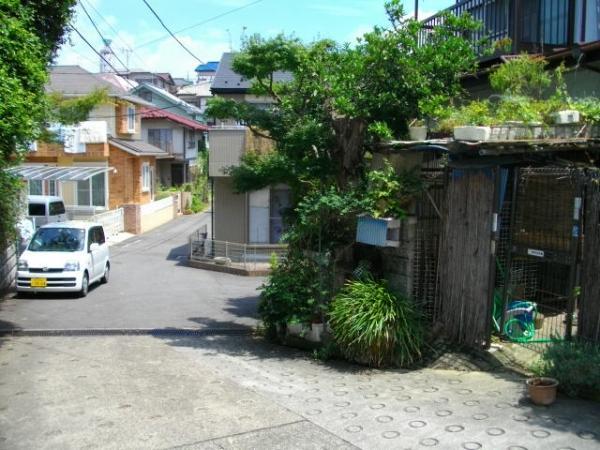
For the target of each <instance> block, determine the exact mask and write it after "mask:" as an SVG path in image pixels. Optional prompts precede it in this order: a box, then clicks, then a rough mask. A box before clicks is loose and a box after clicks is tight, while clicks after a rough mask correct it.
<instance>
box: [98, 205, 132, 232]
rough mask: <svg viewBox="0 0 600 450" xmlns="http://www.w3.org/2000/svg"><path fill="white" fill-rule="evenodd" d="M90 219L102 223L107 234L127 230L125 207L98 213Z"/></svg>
mask: <svg viewBox="0 0 600 450" xmlns="http://www.w3.org/2000/svg"><path fill="white" fill-rule="evenodd" d="M90 221H93V222H98V223H101V224H102V226H103V227H104V232H105V233H106V235H107V236H114V235H116V234H119V233H121V232H123V231H124V230H125V213H124V211H123V208H118V209H113V210H110V211H106V212H103V213H100V214H96V215H94V216H92V217H91V218H90Z"/></svg>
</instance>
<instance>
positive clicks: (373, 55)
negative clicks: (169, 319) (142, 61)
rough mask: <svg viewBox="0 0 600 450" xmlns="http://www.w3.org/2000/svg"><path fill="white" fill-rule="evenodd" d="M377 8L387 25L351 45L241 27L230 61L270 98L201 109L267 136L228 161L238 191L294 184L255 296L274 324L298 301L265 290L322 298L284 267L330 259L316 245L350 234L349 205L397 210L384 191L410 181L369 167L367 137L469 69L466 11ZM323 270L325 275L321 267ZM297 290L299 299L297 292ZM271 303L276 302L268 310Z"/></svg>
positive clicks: (338, 242)
mask: <svg viewBox="0 0 600 450" xmlns="http://www.w3.org/2000/svg"><path fill="white" fill-rule="evenodd" d="M385 9H386V12H387V14H388V17H389V19H390V24H389V26H388V27H375V28H374V29H373V31H371V32H369V33H367V34H365V35H364V36H363V38H362V39H361V40H360V41H359V42H358V43H357V44H356V45H355V46H351V45H349V44H338V43H336V42H334V41H331V40H320V41H316V42H312V43H309V44H306V43H302V42H301V41H300V40H299V39H296V38H294V37H286V36H284V35H280V36H276V37H274V38H270V39H265V38H262V37H261V36H258V35H255V36H251V37H250V38H248V39H247V40H246V42H245V43H244V46H243V49H242V51H241V52H240V53H239V54H238V55H236V57H235V58H234V61H233V69H234V70H235V72H237V73H239V74H240V75H242V76H243V77H245V78H246V79H250V80H253V93H254V94H256V95H259V96H268V97H270V98H272V100H273V104H272V105H270V106H269V107H267V108H264V107H257V106H255V105H252V104H248V103H241V102H236V101H234V100H230V99H223V98H216V99H214V100H213V101H212V102H211V103H210V105H209V109H208V111H207V115H208V116H211V117H216V118H223V119H226V118H236V119H238V120H241V121H243V122H244V123H246V124H248V126H249V127H250V129H251V130H252V131H253V132H254V133H255V134H256V135H259V136H262V137H263V138H266V139H270V140H272V141H273V144H274V150H273V151H272V152H267V153H258V152H256V153H249V154H246V155H245V156H244V157H243V158H242V161H241V164H240V165H239V166H238V167H233V168H231V169H230V174H231V175H232V177H233V181H234V187H235V188H236V190H237V191H239V192H247V191H251V190H257V189H260V188H263V187H266V186H269V185H273V184H277V183H286V184H288V185H289V186H290V187H291V189H292V198H293V201H294V204H295V207H294V209H293V211H292V212H291V214H290V216H289V217H288V224H289V231H288V233H287V235H286V240H287V243H288V244H289V255H288V261H290V262H288V263H286V265H285V267H284V266H283V265H282V266H281V267H277V268H275V269H274V273H273V276H272V277H271V278H270V279H269V280H268V282H267V284H266V285H265V291H264V292H265V293H266V295H263V301H265V302H267V303H268V305H267V306H268V308H267V307H266V306H265V308H267V309H268V310H269V314H268V315H267V314H263V318H264V319H265V322H266V323H267V325H271V329H275V328H276V327H274V325H276V324H275V323H273V320H272V318H273V317H277V318H278V319H277V320H278V323H283V322H285V320H286V318H290V317H292V318H293V317H295V316H294V315H295V314H297V313H298V312H299V311H300V309H296V310H293V308H290V307H288V306H289V305H288V306H286V305H285V304H283V305H282V306H281V305H279V304H278V303H277V302H269V300H272V298H271V297H272V296H269V293H272V292H280V291H285V290H288V291H289V292H294V293H295V296H294V302H293V303H294V305H296V306H297V307H298V305H299V304H303V305H308V304H309V302H313V304H319V305H322V303H323V298H324V297H325V296H326V295H327V294H326V293H325V290H326V289H325V288H326V286H325V284H326V282H325V281H320V282H319V289H318V290H319V295H318V299H317V300H318V301H315V298H314V295H312V294H311V295H308V294H306V292H305V290H303V287H302V284H303V283H304V281H303V280H302V277H297V279H296V281H294V279H295V278H294V276H293V274H294V273H300V270H299V267H298V270H296V268H294V267H292V266H293V264H292V263H293V262H294V261H304V262H303V264H307V258H313V263H312V264H313V266H314V268H316V269H315V271H316V273H320V274H322V273H323V272H325V271H326V270H330V269H331V267H332V266H331V264H329V263H328V262H327V261H331V258H330V257H325V255H330V256H331V255H335V250H336V249H339V248H342V247H345V246H347V245H348V244H349V243H350V242H351V240H352V239H353V229H354V224H355V220H356V215H357V213H359V212H371V213H373V212H374V209H376V208H377V207H379V206H381V207H382V208H383V209H388V210H393V211H394V213H395V214H398V215H399V214H401V212H399V211H398V207H399V205H400V204H401V202H395V201H394V200H393V199H392V198H389V200H390V201H386V200H387V199H384V198H382V194H385V195H387V196H389V197H394V196H397V197H399V198H401V197H402V196H403V195H406V194H407V193H408V192H409V191H411V189H412V186H414V185H415V183H414V182H412V181H411V180H410V179H407V178H404V177H401V179H396V177H397V176H396V175H395V174H394V173H393V171H389V170H387V169H386V170H384V171H381V172H380V173H378V174H374V175H373V174H372V175H371V176H369V170H368V168H367V164H366V157H367V156H368V155H369V151H370V150H372V148H373V145H375V144H376V143H377V141H379V140H381V139H382V138H389V137H403V136H404V135H405V134H406V132H407V129H408V123H409V122H410V121H411V120H412V119H414V118H422V117H424V116H426V115H427V114H430V113H431V112H432V111H434V110H435V109H436V108H439V107H440V106H441V105H444V104H448V103H450V102H451V101H452V99H453V97H455V96H456V95H458V94H459V93H460V83H459V81H460V78H461V76H462V75H463V74H464V73H466V72H469V71H471V70H472V69H474V68H475V64H476V60H477V59H476V55H475V52H474V48H475V47H476V46H479V43H473V42H471V41H469V40H468V39H464V36H465V35H467V34H468V33H470V32H472V31H473V30H475V29H476V28H477V27H478V24H477V23H476V22H474V21H473V20H472V19H471V18H470V17H468V16H463V17H454V16H451V15H446V16H444V17H443V20H442V21H441V25H439V26H437V27H435V28H434V29H431V30H425V29H423V27H422V25H421V24H420V23H419V22H417V21H415V20H412V19H408V20H406V19H404V17H405V14H404V11H403V9H402V6H401V4H400V1H399V0H392V1H389V2H386V3H385ZM278 72H288V73H290V74H291V75H292V77H291V80H290V81H288V82H277V81H276V80H277V79H278V78H277V77H276V74H277V73H278ZM382 190H383V191H385V192H380V191H382ZM375 191H377V192H375ZM385 195H384V196H385ZM379 212H380V213H383V211H379ZM315 254H319V255H320V256H319V257H316V258H314V255H315ZM284 272H285V273H284ZM320 276H321V275H320ZM282 278H284V279H285V283H283V282H281V279H282ZM329 279H331V277H330V276H329V275H328V274H325V275H324V276H322V278H321V280H329ZM289 283H292V284H294V283H297V286H294V287H291V286H290V285H289ZM296 294H297V295H296ZM302 295H304V296H305V297H306V298H304V299H299V298H298V296H302ZM303 302H304V303H303ZM278 307H281V308H283V309H282V310H280V311H274V310H273V309H272V308H278ZM298 308H299V307H298ZM303 314H304V316H306V311H303Z"/></svg>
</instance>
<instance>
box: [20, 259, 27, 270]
mask: <svg viewBox="0 0 600 450" xmlns="http://www.w3.org/2000/svg"><path fill="white" fill-rule="evenodd" d="M17 269H18V270H27V269H29V264H27V261H26V260H24V259H19V262H18V263H17Z"/></svg>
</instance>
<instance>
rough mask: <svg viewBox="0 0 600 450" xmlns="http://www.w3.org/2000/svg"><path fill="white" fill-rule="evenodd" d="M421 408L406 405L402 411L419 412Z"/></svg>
mask: <svg viewBox="0 0 600 450" xmlns="http://www.w3.org/2000/svg"><path fill="white" fill-rule="evenodd" d="M420 410H421V408H419V407H418V406H407V407H406V408H404V412H407V413H415V412H419V411H420Z"/></svg>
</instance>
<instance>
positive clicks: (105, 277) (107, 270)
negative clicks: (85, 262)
mask: <svg viewBox="0 0 600 450" xmlns="http://www.w3.org/2000/svg"><path fill="white" fill-rule="evenodd" d="M109 277H110V264H109V263H106V267H105V268H104V275H103V276H102V279H101V280H100V282H101V283H102V284H106V283H108V279H109Z"/></svg>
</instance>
